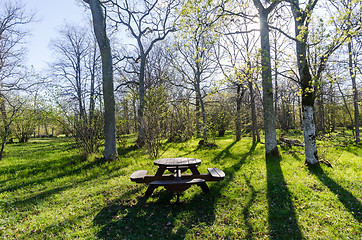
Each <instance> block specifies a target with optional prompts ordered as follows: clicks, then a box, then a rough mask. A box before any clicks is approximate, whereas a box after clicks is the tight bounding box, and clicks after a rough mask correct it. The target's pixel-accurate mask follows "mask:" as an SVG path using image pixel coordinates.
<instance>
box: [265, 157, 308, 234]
mask: <svg viewBox="0 0 362 240" xmlns="http://www.w3.org/2000/svg"><path fill="white" fill-rule="evenodd" d="M280 160H281V159H270V160H267V161H266V170H267V198H268V206H269V214H268V222H269V236H270V238H271V239H304V237H303V235H302V233H301V231H300V229H299V226H298V221H297V217H296V213H295V210H294V205H293V203H292V199H291V194H290V192H289V190H288V187H287V183H286V181H285V179H284V176H283V172H282V169H281V167H280Z"/></svg>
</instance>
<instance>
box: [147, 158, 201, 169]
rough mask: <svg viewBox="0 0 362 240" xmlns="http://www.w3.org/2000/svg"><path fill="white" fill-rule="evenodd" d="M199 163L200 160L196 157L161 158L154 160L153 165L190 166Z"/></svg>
mask: <svg viewBox="0 0 362 240" xmlns="http://www.w3.org/2000/svg"><path fill="white" fill-rule="evenodd" d="M200 163H201V160H200V159H196V158H162V159H158V160H155V161H154V164H155V165H158V166H164V167H176V166H192V165H197V164H200Z"/></svg>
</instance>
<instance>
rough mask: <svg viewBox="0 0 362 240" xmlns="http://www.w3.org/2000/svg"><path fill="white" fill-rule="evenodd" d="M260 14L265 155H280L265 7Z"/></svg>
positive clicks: (260, 10)
mask: <svg viewBox="0 0 362 240" xmlns="http://www.w3.org/2000/svg"><path fill="white" fill-rule="evenodd" d="M259 16H260V40H261V66H262V86H263V110H264V130H265V155H266V157H267V159H269V158H270V157H273V156H274V157H278V156H279V150H278V146H277V139H276V129H275V114H274V99H273V83H272V74H271V63H270V42H269V25H268V13H267V11H266V10H265V9H261V8H259Z"/></svg>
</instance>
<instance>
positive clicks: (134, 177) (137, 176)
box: [130, 170, 147, 181]
mask: <svg viewBox="0 0 362 240" xmlns="http://www.w3.org/2000/svg"><path fill="white" fill-rule="evenodd" d="M146 174H147V170H138V171H135V172H133V173H132V174H131V176H130V178H131V181H139V180H142V179H143V178H144V177H145V176H146Z"/></svg>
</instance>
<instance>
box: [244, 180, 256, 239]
mask: <svg viewBox="0 0 362 240" xmlns="http://www.w3.org/2000/svg"><path fill="white" fill-rule="evenodd" d="M244 180H245V182H246V185H247V186H248V188H249V189H250V191H251V196H250V198H249V200H248V202H247V203H246V204H245V207H244V209H243V211H242V214H243V217H244V222H245V226H246V228H247V235H246V237H245V239H253V238H254V229H253V225H252V223H251V220H250V212H249V209H250V208H251V206H252V205H253V202H254V200H255V197H256V192H255V189H254V187H253V185H251V183H250V180H251V175H250V177H249V178H247V177H246V175H245V174H244Z"/></svg>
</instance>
